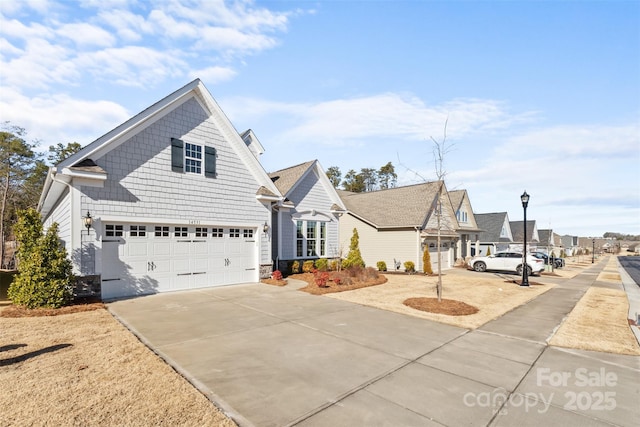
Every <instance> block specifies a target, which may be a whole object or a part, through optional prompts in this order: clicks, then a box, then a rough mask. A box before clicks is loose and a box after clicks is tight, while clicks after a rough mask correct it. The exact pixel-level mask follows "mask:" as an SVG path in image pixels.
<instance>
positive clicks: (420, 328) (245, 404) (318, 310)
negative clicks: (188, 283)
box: [108, 264, 640, 426]
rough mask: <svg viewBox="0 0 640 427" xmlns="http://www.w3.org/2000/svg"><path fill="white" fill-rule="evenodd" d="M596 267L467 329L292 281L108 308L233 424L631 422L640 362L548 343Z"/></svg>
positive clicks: (635, 415) (639, 395) (639, 388)
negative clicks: (309, 290)
mask: <svg viewBox="0 0 640 427" xmlns="http://www.w3.org/2000/svg"><path fill="white" fill-rule="evenodd" d="M602 267H603V266H602V265H601V264H597V265H595V266H594V267H592V268H590V269H589V270H586V271H585V272H584V273H582V274H580V275H578V276H576V277H575V278H573V279H571V280H565V281H562V282H559V284H558V286H557V287H556V288H554V289H551V290H550V291H548V292H546V293H545V294H543V295H541V296H540V297H538V298H536V299H534V300H533V301H531V302H529V303H528V304H525V305H523V306H521V307H519V308H517V309H515V310H513V311H511V312H509V313H507V314H505V315H504V316H502V317H500V318H498V319H496V320H494V321H492V322H489V323H487V324H485V325H484V326H483V327H481V328H479V329H477V330H475V331H469V330H467V329H462V328H457V327H454V326H449V325H444V324H439V323H436V322H431V321H428V320H423V319H418V318H413V317H409V316H405V315H401V314H398V313H392V312H387V311H384V310H379V309H375V308H370V307H365V306H361V305H358V304H352V303H348V302H344V301H339V300H335V299H331V298H324V297H321V296H313V295H309V294H306V293H303V292H300V291H297V290H296V287H295V286H294V285H289V286H286V287H284V288H278V287H273V286H268V285H264V284H243V285H234V286H228V287H220V288H209V289H202V290H194V291H185V292H176V293H168V294H158V295H152V296H147V297H140V298H135V299H129V300H122V301H116V302H113V303H110V304H109V305H108V307H109V310H110V311H111V312H112V313H113V314H114V315H115V316H116V317H117V318H118V319H119V320H120V321H122V322H123V323H124V324H125V325H126V326H127V327H128V328H129V329H131V330H132V331H133V332H134V333H135V334H136V335H137V336H138V337H139V338H140V339H141V340H142V341H143V342H144V343H145V344H147V345H148V346H149V347H150V348H152V349H153V350H154V351H156V353H158V354H159V355H160V356H161V357H163V358H164V359H165V360H166V361H167V362H168V363H170V364H171V365H172V366H173V367H174V368H175V369H176V370H178V371H179V372H180V373H182V374H183V375H184V376H185V377H186V378H187V379H188V380H190V381H191V382H192V383H193V384H194V385H195V386H196V387H198V388H199V389H200V390H201V391H202V392H203V393H204V394H206V395H207V396H208V397H209V398H210V399H211V400H212V401H213V402H214V403H216V404H217V405H218V406H219V407H221V408H222V409H223V410H224V411H225V412H226V413H227V414H228V415H230V416H231V417H232V418H233V419H234V420H235V421H236V422H237V423H238V424H240V425H246V426H250V425H255V426H286V425H301V426H338V425H345V426H346V425H349V426H365V425H366V426H370V425H381V426H382V425H389V426H402V425H406V426H418V425H440V426H442V425H446V426H458V425H478V426H487V425H619V426H637V425H640V410H639V409H638V408H639V407H640V358H638V357H633V356H621V355H613V354H605V353H596V352H587V351H579V350H567V349H559V348H555V347H548V346H547V345H546V339H547V338H548V337H549V336H550V335H552V333H553V332H554V330H555V329H556V328H557V327H558V325H559V324H560V323H561V322H562V320H563V319H564V317H565V316H566V315H567V314H568V313H569V312H570V311H571V309H572V308H573V306H574V305H575V303H576V302H577V301H578V300H579V299H580V297H581V296H582V294H584V292H585V291H586V289H588V287H589V286H591V285H593V284H594V282H595V279H596V277H597V273H598V272H599V271H600V270H601V269H602ZM607 375H608V377H607ZM603 376H604V377H607V378H608V380H609V381H608V382H607V381H604V380H605V379H604V378H603ZM614 376H615V381H614V380H613V377H614ZM585 378H591V381H590V382H589V381H586V380H585V381H586V383H585V381H583V379H585ZM598 379H603V381H600V382H598V381H597V380H598ZM583 383H584V384H583ZM601 398H602V399H601ZM596 403H599V405H596ZM612 406H614V407H612Z"/></svg>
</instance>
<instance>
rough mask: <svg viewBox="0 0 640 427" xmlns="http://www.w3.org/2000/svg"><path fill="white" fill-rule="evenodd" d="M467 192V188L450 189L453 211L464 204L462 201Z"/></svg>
mask: <svg viewBox="0 0 640 427" xmlns="http://www.w3.org/2000/svg"><path fill="white" fill-rule="evenodd" d="M466 194H467V190H453V191H449V198H450V199H451V206H452V207H453V211H454V212H457V211H458V209H460V207H461V206H462V201H463V200H464V196H465V195H466Z"/></svg>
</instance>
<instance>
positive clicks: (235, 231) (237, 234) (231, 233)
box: [229, 228, 240, 239]
mask: <svg viewBox="0 0 640 427" xmlns="http://www.w3.org/2000/svg"><path fill="white" fill-rule="evenodd" d="M229 237H231V238H234V239H237V238H239V237H240V229H239V228H230V229H229Z"/></svg>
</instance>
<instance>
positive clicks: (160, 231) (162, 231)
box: [154, 225, 169, 237]
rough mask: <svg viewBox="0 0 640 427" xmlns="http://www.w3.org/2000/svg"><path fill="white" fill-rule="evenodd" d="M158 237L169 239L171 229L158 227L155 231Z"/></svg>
mask: <svg viewBox="0 0 640 427" xmlns="http://www.w3.org/2000/svg"><path fill="white" fill-rule="evenodd" d="M154 236H156V237H169V227H167V226H160V225H156V226H155V230H154Z"/></svg>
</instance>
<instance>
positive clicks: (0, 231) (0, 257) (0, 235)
mask: <svg viewBox="0 0 640 427" xmlns="http://www.w3.org/2000/svg"><path fill="white" fill-rule="evenodd" d="M9 178H10V176H9V173H8V172H7V176H6V177H5V185H4V188H3V189H2V204H1V205H0V240H1V241H0V267H2V266H3V265H4V250H5V247H4V241H5V236H4V233H5V231H4V213H5V211H6V208H7V199H8V198H9Z"/></svg>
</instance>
